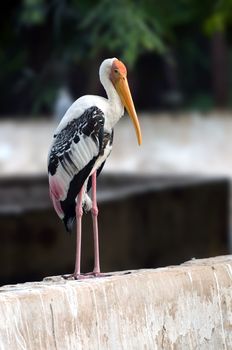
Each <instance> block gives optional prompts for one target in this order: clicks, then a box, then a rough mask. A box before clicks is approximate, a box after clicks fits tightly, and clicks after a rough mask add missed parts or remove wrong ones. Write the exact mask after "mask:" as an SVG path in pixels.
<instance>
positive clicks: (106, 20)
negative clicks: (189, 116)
mask: <svg viewBox="0 0 232 350" xmlns="http://www.w3.org/2000/svg"><path fill="white" fill-rule="evenodd" d="M231 14H232V0H211V1H210V0H205V1H200V0H176V1H172V0H165V1H160V0H145V1H141V0H134V1H132V0H115V1H111V0H98V1H91V0H82V1H80V0H79V1H78V0H51V1H46V0H22V1H21V2H18V1H15V3H14V4H13V3H8V4H5V6H4V10H2V11H1V15H0V16H1V22H0V23H1V24H0V25H1V30H0V64H1V67H2V69H1V81H0V87H1V96H0V104H1V106H2V109H3V110H2V111H1V112H2V113H3V112H4V113H8V112H11V111H12V112H15V109H17V110H18V111H19V112H20V113H22V112H24V111H25V112H30V113H38V112H40V111H42V110H50V109H51V105H52V103H53V101H54V97H55V94H56V91H57V86H59V84H60V82H61V81H63V80H64V79H65V77H66V76H67V72H68V71H69V72H70V69H72V67H73V66H74V65H76V64H80V65H84V64H85V63H86V62H88V61H89V62H90V61H91V60H93V59H94V58H95V57H103V56H104V55H105V53H106V54H107V55H113V56H118V57H120V58H121V59H123V60H124V61H125V62H126V63H127V65H129V66H131V67H132V68H133V66H134V65H135V64H136V62H137V61H138V59H139V58H140V57H141V55H143V54H144V53H147V52H153V53H154V54H158V55H164V56H165V55H166V54H167V52H168V51H169V50H170V48H174V49H175V50H178V52H180V53H181V57H180V63H181V67H182V68H183V73H182V74H183V75H185V74H186V72H188V73H189V76H188V79H189V81H190V82H191V79H192V82H193V85H194V79H195V76H196V72H195V71H194V70H191V60H194V61H195V62H196V61H197V62H198V65H199V66H201V67H204V66H205V69H206V70H207V69H208V70H209V65H210V64H209V57H205V52H203V51H202V50H201V48H199V44H198V41H197V40H196V38H197V37H198V36H199V34H200V35H202V36H211V35H212V34H213V33H214V32H215V31H218V30H219V31H226V30H227V27H228V26H230V25H231V21H232V16H231ZM191 75H192V76H191ZM183 84H184V85H185V84H187V82H184V83H183ZM14 100H15V101H16V105H13V104H12V102H11V101H14Z"/></svg>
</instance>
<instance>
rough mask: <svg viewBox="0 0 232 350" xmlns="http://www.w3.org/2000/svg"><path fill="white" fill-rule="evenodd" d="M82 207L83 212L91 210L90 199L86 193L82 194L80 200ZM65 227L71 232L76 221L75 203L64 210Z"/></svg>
mask: <svg viewBox="0 0 232 350" xmlns="http://www.w3.org/2000/svg"><path fill="white" fill-rule="evenodd" d="M82 208H83V210H84V212H85V213H87V212H88V211H90V210H91V208H92V200H91V198H90V197H89V196H88V194H87V193H85V194H84V197H83V201H82ZM63 222H64V225H65V228H66V230H67V231H68V232H72V229H73V227H74V224H75V222H76V204H74V205H72V206H70V207H69V208H68V210H65V216H64V218H63Z"/></svg>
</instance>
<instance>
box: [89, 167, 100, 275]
mask: <svg viewBox="0 0 232 350" xmlns="http://www.w3.org/2000/svg"><path fill="white" fill-rule="evenodd" d="M96 190H97V174H96V171H95V172H94V173H93V175H92V209H91V212H92V219H93V240H94V269H93V274H94V275H95V276H98V275H100V262H99V240H98V221H97V217H98V207H97V194H96Z"/></svg>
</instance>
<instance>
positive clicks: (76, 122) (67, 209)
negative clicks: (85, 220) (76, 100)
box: [48, 106, 104, 230]
mask: <svg viewBox="0 0 232 350" xmlns="http://www.w3.org/2000/svg"><path fill="white" fill-rule="evenodd" d="M103 130H104V115H103V112H102V111H101V110H100V109H99V108H98V107H96V106H93V107H90V108H88V109H87V110H85V112H84V113H83V114H82V115H81V116H80V117H78V118H76V119H73V120H72V121H70V122H69V123H68V124H67V125H66V127H65V128H64V129H62V130H61V132H60V133H59V134H57V135H54V138H55V140H54V143H53V146H52V149H51V152H50V155H49V162H48V172H49V174H50V175H51V176H56V174H57V171H58V168H59V171H60V167H61V169H62V172H63V171H64V172H65V173H66V176H67V178H68V179H69V186H68V191H67V194H66V198H65V199H64V200H60V204H61V208H62V210H63V212H64V218H63V221H64V224H65V226H66V229H67V230H70V224H69V223H71V222H72V221H73V218H74V217H75V199H76V197H77V195H78V193H79V192H80V190H81V187H82V186H83V184H84V182H85V180H86V179H87V178H88V176H89V174H90V173H91V170H92V168H93V166H94V164H95V161H96V159H97V157H98V156H99V154H100V153H101V152H102V147H103V138H104V131H103ZM83 137H84V139H86V138H89V137H90V138H91V139H92V141H94V144H95V145H96V149H97V154H95V155H94V154H93V155H92V158H91V159H89V162H88V163H86V164H85V166H84V167H83V168H82V169H78V168H77V167H76V164H75V162H74V160H73V157H72V152H73V146H74V144H76V147H78V143H79V142H80V141H81V139H82V140H83ZM74 148H75V147H74Z"/></svg>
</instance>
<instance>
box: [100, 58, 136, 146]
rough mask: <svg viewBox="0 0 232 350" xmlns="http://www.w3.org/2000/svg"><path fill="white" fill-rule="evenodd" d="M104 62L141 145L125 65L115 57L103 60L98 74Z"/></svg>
mask: <svg viewBox="0 0 232 350" xmlns="http://www.w3.org/2000/svg"><path fill="white" fill-rule="evenodd" d="M106 62H107V66H108V67H107V68H108V72H109V79H110V81H111V82H112V84H113V86H114V88H115V90H116V91H117V93H118V95H119V97H120V99H121V101H122V104H123V105H124V107H125V108H126V110H127V113H128V114H129V116H130V118H131V120H132V122H133V124H134V127H135V131H136V135H137V139H138V144H139V145H141V143H142V134H141V129H140V125H139V121H138V117H137V114H136V110H135V107H134V102H133V99H132V97H131V92H130V88H129V85H128V81H127V69H126V66H125V65H124V64H123V63H122V62H121V61H119V60H118V59H117V58H113V59H108V60H105V61H104V62H103V64H102V66H101V67H100V75H101V68H103V66H105V65H104V63H106Z"/></svg>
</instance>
